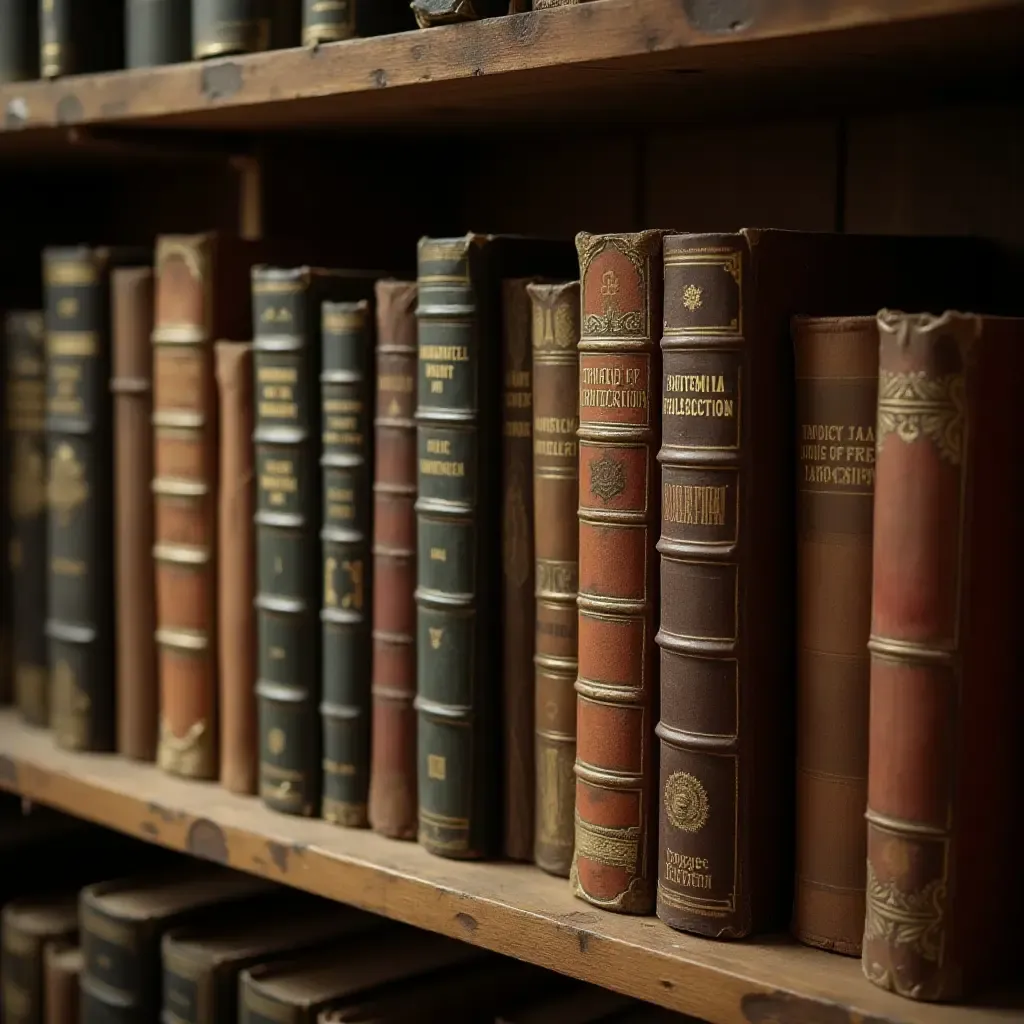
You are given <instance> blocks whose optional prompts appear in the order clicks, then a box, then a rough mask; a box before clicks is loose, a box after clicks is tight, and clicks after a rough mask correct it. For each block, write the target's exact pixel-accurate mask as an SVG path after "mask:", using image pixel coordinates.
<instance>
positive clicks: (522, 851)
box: [501, 278, 536, 860]
mask: <svg viewBox="0 0 1024 1024" xmlns="http://www.w3.org/2000/svg"><path fill="white" fill-rule="evenodd" d="M530 280H531V279H530V278H511V279H508V280H505V281H502V283H501V304H502V324H501V354H502V355H501V357H502V389H503V391H504V394H503V396H502V403H501V450H502V463H501V474H502V488H503V498H502V505H501V584H502V595H501V596H502V603H501V611H502V622H501V630H502V639H503V653H504V660H503V664H502V708H501V722H502V733H503V740H504V747H505V764H504V776H505V777H504V784H505V785H504V792H503V794H502V796H503V804H504V808H505V821H504V829H503V832H504V839H505V848H504V854H505V856H506V857H507V858H508V859H509V860H532V859H533V814H534V802H533V796H534V794H533V789H534V763H533V758H534V754H533V749H534V748H533V697H534V681H533V671H534V669H533V648H534V632H535V630H536V616H535V607H536V606H535V603H534V596H533V580H534V572H533V463H532V451H531V440H532V435H533V430H532V426H533V424H532V419H533V384H532V381H531V378H532V373H533V360H532V357H531V351H530V344H531V332H530V327H531V324H532V319H531V310H530V297H529V295H527V293H526V288H527V285H528V284H529V282H530Z"/></svg>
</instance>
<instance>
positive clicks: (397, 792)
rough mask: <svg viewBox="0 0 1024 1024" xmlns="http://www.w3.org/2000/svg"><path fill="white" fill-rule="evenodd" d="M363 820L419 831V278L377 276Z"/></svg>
mask: <svg viewBox="0 0 1024 1024" xmlns="http://www.w3.org/2000/svg"><path fill="white" fill-rule="evenodd" d="M376 306H377V407H376V419H375V420H374V425H375V429H376V438H375V442H376V443H375V452H374V460H375V471H374V482H373V508H374V511H373V676H372V700H373V713H372V733H373V735H372V742H371V744H370V756H371V765H370V800H369V818H370V824H371V825H372V826H373V828H374V830H375V831H377V832H380V833H382V834H383V835H386V836H391V837H392V838H395V839H415V838H416V712H415V710H414V709H413V703H412V702H413V698H414V697H415V696H416V639H415V632H416V602H415V600H414V598H413V593H414V591H415V589H416V512H415V508H414V505H415V502H416V423H415V420H414V419H413V416H414V414H415V401H416V285H415V284H413V283H411V282H407V281H379V282H377V286H376Z"/></svg>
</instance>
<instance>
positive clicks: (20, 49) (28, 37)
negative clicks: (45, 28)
mask: <svg viewBox="0 0 1024 1024" xmlns="http://www.w3.org/2000/svg"><path fill="white" fill-rule="evenodd" d="M0 25H2V26H3V32H0V84H2V83H4V82H24V81H27V80H29V79H32V78H38V77H39V0H0Z"/></svg>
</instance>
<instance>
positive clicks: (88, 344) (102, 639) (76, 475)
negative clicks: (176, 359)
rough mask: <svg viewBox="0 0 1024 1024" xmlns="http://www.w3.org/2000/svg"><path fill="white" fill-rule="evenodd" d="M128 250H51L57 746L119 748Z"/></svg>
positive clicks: (49, 625)
mask: <svg viewBox="0 0 1024 1024" xmlns="http://www.w3.org/2000/svg"><path fill="white" fill-rule="evenodd" d="M151 261H152V253H150V252H148V251H146V250H130V249H88V248H84V247H78V248H68V249H47V250H45V252H44V253H43V288H44V294H45V307H46V364H47V365H46V461H47V467H48V484H47V491H48V495H47V496H48V504H49V509H48V521H47V523H48V525H47V551H48V554H47V559H48V562H47V564H48V567H49V579H48V581H47V584H46V589H47V615H46V636H47V650H48V658H47V662H48V665H49V676H50V724H51V725H52V727H53V729H54V733H55V737H56V740H57V743H58V745H60V746H62V747H66V748H69V749H72V750H113V749H114V671H113V669H114V665H113V647H114V636H113V631H114V619H113V606H114V592H113V572H112V565H113V556H114V551H113V494H112V487H113V481H112V474H111V454H110V451H111V400H110V270H111V268H112V267H113V266H124V265H130V264H145V263H149V262H151Z"/></svg>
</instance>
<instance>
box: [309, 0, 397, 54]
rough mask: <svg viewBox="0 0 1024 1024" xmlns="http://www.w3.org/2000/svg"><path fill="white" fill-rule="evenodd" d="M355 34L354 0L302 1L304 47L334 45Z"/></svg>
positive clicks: (377, 0)
mask: <svg viewBox="0 0 1024 1024" xmlns="http://www.w3.org/2000/svg"><path fill="white" fill-rule="evenodd" d="M376 2H378V3H379V2H380V0H376ZM355 34H356V0H302V43H303V45H304V46H313V45H315V44H317V43H336V42H338V41H339V40H341V39H351V38H352V37H353V36H354V35H355Z"/></svg>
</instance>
